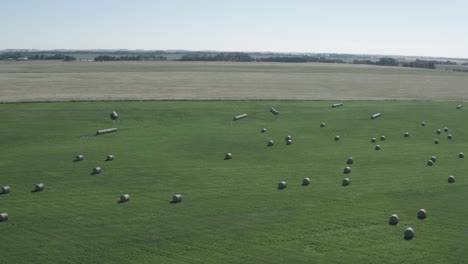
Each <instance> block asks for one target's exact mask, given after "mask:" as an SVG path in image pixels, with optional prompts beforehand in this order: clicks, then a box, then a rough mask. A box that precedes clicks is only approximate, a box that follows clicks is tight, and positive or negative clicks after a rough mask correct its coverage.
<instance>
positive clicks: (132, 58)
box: [94, 54, 167, 61]
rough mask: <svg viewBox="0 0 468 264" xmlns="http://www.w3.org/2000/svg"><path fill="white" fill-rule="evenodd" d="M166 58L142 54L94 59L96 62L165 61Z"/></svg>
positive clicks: (106, 56)
mask: <svg viewBox="0 0 468 264" xmlns="http://www.w3.org/2000/svg"><path fill="white" fill-rule="evenodd" d="M165 60H167V57H166V56H162V55H156V54H146V55H144V54H140V55H125V56H111V55H101V56H97V57H95V58H94V61H165Z"/></svg>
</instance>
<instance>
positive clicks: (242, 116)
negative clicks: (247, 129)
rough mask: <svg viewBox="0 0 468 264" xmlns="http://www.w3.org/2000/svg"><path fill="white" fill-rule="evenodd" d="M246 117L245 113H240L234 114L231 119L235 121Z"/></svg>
mask: <svg viewBox="0 0 468 264" xmlns="http://www.w3.org/2000/svg"><path fill="white" fill-rule="evenodd" d="M246 117H247V114H242V115H238V116H235V117H234V119H233V120H234V121H236V120H239V119H242V118H246Z"/></svg>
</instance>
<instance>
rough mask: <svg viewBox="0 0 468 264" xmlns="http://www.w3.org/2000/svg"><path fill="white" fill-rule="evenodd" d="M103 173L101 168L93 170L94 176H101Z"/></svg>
mask: <svg viewBox="0 0 468 264" xmlns="http://www.w3.org/2000/svg"><path fill="white" fill-rule="evenodd" d="M101 172H102V169H101V167H96V168H94V169H93V174H99V173H101Z"/></svg>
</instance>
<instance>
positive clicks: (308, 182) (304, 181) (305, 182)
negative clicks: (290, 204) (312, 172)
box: [302, 178, 310, 185]
mask: <svg viewBox="0 0 468 264" xmlns="http://www.w3.org/2000/svg"><path fill="white" fill-rule="evenodd" d="M309 184H310V179H309V178H304V179H303V180H302V185H309Z"/></svg>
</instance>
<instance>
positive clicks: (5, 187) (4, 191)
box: [2, 186, 11, 194]
mask: <svg viewBox="0 0 468 264" xmlns="http://www.w3.org/2000/svg"><path fill="white" fill-rule="evenodd" d="M10 191H11V189H10V186H3V187H2V194H7V193H9V192H10Z"/></svg>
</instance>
